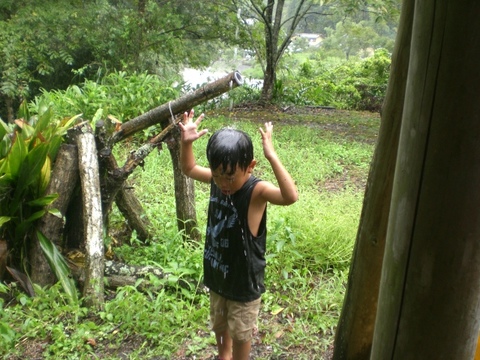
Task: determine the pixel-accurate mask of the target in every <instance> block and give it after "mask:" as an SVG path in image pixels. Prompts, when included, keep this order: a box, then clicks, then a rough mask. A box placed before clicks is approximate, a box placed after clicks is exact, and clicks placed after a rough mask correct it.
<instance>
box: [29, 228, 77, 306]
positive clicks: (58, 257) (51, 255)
mask: <svg viewBox="0 0 480 360" xmlns="http://www.w3.org/2000/svg"><path fill="white" fill-rule="evenodd" d="M37 237H38V240H39V242H40V247H41V248H42V250H43V253H44V254H45V257H46V258H47V261H48V263H49V265H50V268H51V269H52V271H53V272H54V273H55V275H56V276H57V279H58V280H59V281H60V283H61V284H62V287H63V290H65V292H66V293H67V295H68V298H69V299H70V302H71V303H74V304H76V303H77V302H78V295H77V288H76V287H75V282H74V281H73V279H72V278H71V277H70V268H69V267H68V265H67V262H66V261H65V259H64V257H63V256H62V254H60V252H59V251H58V249H57V248H56V247H55V245H54V244H52V242H51V241H50V240H49V239H47V238H46V237H45V236H44V235H43V234H42V233H41V232H39V231H37Z"/></svg>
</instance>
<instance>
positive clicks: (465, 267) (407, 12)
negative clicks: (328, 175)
mask: <svg viewBox="0 0 480 360" xmlns="http://www.w3.org/2000/svg"><path fill="white" fill-rule="evenodd" d="M479 11H480V4H479V3H477V2H474V1H468V0H462V1H458V2H455V3H450V2H446V1H434V0H430V1H427V2H425V1H415V0H405V1H404V3H403V9H402V23H401V25H400V28H401V29H403V30H402V31H401V32H400V33H399V37H398V39H397V45H396V46H397V55H396V59H397V62H398V63H401V62H402V61H401V57H400V56H401V55H400V54H401V53H402V51H405V52H407V53H410V56H409V60H408V65H406V66H400V67H399V73H398V74H397V72H396V71H395V70H393V71H394V73H392V78H393V80H392V81H393V82H394V81H395V80H396V79H397V77H398V76H400V73H401V72H405V71H406V87H405V91H404V96H399V97H398V98H397V99H395V98H394V97H393V96H394V95H395V93H394V92H392V91H390V92H389V93H388V95H387V102H388V101H390V102H391V105H393V104H396V105H395V106H396V108H397V109H398V110H397V112H396V114H397V116H398V114H399V113H401V130H400V136H399V142H398V150H397V152H398V154H397V157H396V159H395V161H394V160H392V158H388V159H385V160H387V161H389V162H390V165H392V166H393V165H394V166H395V176H394V179H393V185H392V187H391V188H392V190H391V191H387V201H386V202H385V203H387V202H389V199H391V202H390V205H388V204H385V206H386V208H387V209H388V211H389V216H388V222H387V221H386V220H385V218H384V219H383V220H381V221H380V222H379V226H380V227H382V228H383V229H386V235H385V239H386V242H385V256H384V259H383V265H382V274H381V281H380V286H379V288H380V290H379V292H378V291H377V288H378V285H377V284H378V263H379V257H381V255H379V254H381V253H382V252H381V251H379V252H378V254H377V255H375V254H374V251H372V250H369V251H367V252H366V253H364V259H363V260H361V259H360V253H359V252H357V249H360V248H362V246H363V247H364V248H367V246H366V244H363V245H361V244H359V239H361V237H360V236H359V237H357V245H356V251H355V256H354V260H353V263H352V268H351V270H352V274H351V276H350V279H349V285H348V290H349V291H348V293H349V294H350V296H351V298H350V299H349V298H348V293H347V298H346V302H345V306H344V309H343V311H342V317H341V322H340V324H339V328H338V332H337V337H336V342H335V347H336V349H335V359H353V358H354V359H405V358H409V359H433V358H444V359H472V358H473V354H474V351H475V345H476V342H477V336H478V332H479V322H478V318H479V316H480V243H479V241H478V238H479V237H480V227H479V226H478V224H479V218H478V214H479V213H480V205H479V204H480V190H479V189H478V183H479V181H480V171H479V169H480V168H479V167H478V161H479V160H480V148H479V147H478V141H479V139H480V130H479V129H480V127H479V126H478V122H479V120H480V119H479V116H478V114H479V110H480V103H478V101H477V99H478V93H479V91H480V85H479V84H480V73H479V72H478V71H477V70H476V69H477V67H478V66H477V64H476V59H478V57H479V55H480V46H479V45H478V44H479V43H480V25H479V24H478V21H477V20H476V15H477V14H478V13H479ZM464 34H469V35H468V37H465V36H464ZM459 54H462V56H459ZM394 60H395V59H394ZM389 86H390V85H389ZM400 109H402V110H400ZM382 119H383V121H385V120H387V121H392V120H393V119H392V118H391V119H390V120H388V119H385V118H383V117H382ZM379 145H380V144H379ZM393 146H394V147H395V148H397V146H396V145H395V144H393ZM379 151H380V150H378V149H377V150H376V153H378V152H379ZM373 181H374V182H373V183H372V184H371V187H372V189H377V190H376V191H379V190H378V189H381V188H382V187H383V186H384V182H385V180H384V179H380V178H378V177H374V178H373ZM372 192H373V190H372ZM370 200H371V199H370ZM367 201H369V199H367V198H366V204H367ZM366 204H365V205H364V211H365V206H366ZM377 210H378V211H380V208H378V209H377ZM365 214H366V213H365V212H364V215H363V216H362V222H361V224H364V223H366V222H367V220H368V219H367V218H366V217H365ZM367 215H369V221H373V219H374V217H375V213H370V214H367ZM361 228H362V225H361V227H360V229H361ZM359 231H360V230H359ZM374 233H375V232H374ZM364 239H368V237H364ZM372 239H375V237H372ZM380 240H382V239H380ZM372 254H373V255H374V256H372V257H371V258H369V255H372ZM370 259H371V260H372V261H373V262H374V263H375V264H376V265H375V266H372V267H371V268H369V269H365V268H363V274H362V267H361V265H360V264H362V263H366V262H368V261H370ZM369 275H370V276H369ZM355 281H356V283H355ZM371 282H373V283H375V286H372V285H371V284H370V283H371ZM361 287H366V288H367V291H365V292H361V291H358V289H359V288H361ZM355 289H356V290H355ZM368 291H370V294H368ZM362 293H363V297H364V298H363V299H362V296H361V295H360V294H362ZM357 300H358V301H357ZM368 302H370V303H371V305H369V304H368ZM377 303H378V310H377V311H375V310H376V309H375V308H376V304H377ZM362 306H367V308H368V309H369V311H363V310H361V309H360V308H361V307H362ZM356 313H357V314H362V313H363V314H366V315H365V316H364V317H363V318H362V316H361V315H358V316H355V314H356ZM349 314H350V315H349ZM352 314H353V315H352ZM349 316H350V317H349ZM355 317H356V320H352V318H355ZM342 321H344V323H342ZM355 321H357V325H356V326H355V325H354V324H355ZM362 321H363V329H367V333H366V334H365V331H361V329H360V325H359V324H361V323H362ZM373 329H374V333H373V334H374V335H373V342H372V339H371V334H372V331H373ZM349 331H351V332H352V333H351V335H350V334H349ZM346 338H347V339H348V338H350V339H351V343H353V345H352V346H351V347H350V346H349V345H348V344H347V342H348V340H345V339H346ZM362 346H363V349H362ZM370 347H371V351H370ZM362 350H363V351H362Z"/></svg>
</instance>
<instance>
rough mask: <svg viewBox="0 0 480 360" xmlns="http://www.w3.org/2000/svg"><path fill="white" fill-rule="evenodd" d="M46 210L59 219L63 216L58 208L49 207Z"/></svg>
mask: <svg viewBox="0 0 480 360" xmlns="http://www.w3.org/2000/svg"><path fill="white" fill-rule="evenodd" d="M48 212H49V213H50V214H52V215H53V216H56V217H58V218H59V219H62V218H63V215H62V213H61V212H60V210H58V209H49V210H48Z"/></svg>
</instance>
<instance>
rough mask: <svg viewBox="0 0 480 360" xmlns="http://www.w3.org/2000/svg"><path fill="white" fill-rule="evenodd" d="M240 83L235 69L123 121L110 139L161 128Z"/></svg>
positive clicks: (119, 139)
mask: <svg viewBox="0 0 480 360" xmlns="http://www.w3.org/2000/svg"><path fill="white" fill-rule="evenodd" d="M242 84H243V78H242V76H241V75H240V73H239V72H237V71H235V72H232V73H230V74H228V75H227V76H225V77H223V78H221V79H218V80H216V81H214V82H211V83H209V84H206V85H204V86H202V87H200V88H199V89H197V90H196V91H194V92H193V93H188V94H185V95H184V96H182V97H180V98H178V99H176V100H173V101H171V102H169V103H166V104H163V105H161V106H159V107H157V108H155V109H152V110H150V111H148V112H146V113H145V114H142V115H140V116H138V117H136V118H134V119H132V120H130V121H127V122H125V123H123V124H122V126H121V127H120V129H119V131H117V132H116V133H115V135H114V136H113V139H112V140H113V142H118V141H121V140H123V139H125V138H127V137H129V136H131V135H132V134H134V133H136V132H138V131H140V130H143V129H146V128H148V127H150V126H152V125H156V124H161V125H162V128H164V127H166V126H167V125H168V123H169V121H170V120H169V119H171V118H172V117H173V116H175V115H177V114H181V113H183V112H185V111H189V110H190V109H192V108H193V107H195V106H197V105H198V104H201V103H203V102H206V101H208V100H210V99H213V98H215V97H217V96H219V95H221V94H223V93H226V92H227V91H230V90H231V89H233V88H236V87H237V86H240V85H242Z"/></svg>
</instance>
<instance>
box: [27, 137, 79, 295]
mask: <svg viewBox="0 0 480 360" xmlns="http://www.w3.org/2000/svg"><path fill="white" fill-rule="evenodd" d="M78 176H79V172H78V155H77V147H76V146H75V145H70V144H63V145H62V146H61V147H60V149H59V151H58V154H57V158H56V159H55V164H54V166H53V170H52V174H51V178H50V183H49V184H48V187H47V189H46V194H47V195H48V194H58V198H57V199H56V200H55V201H54V202H53V203H52V204H51V205H49V206H47V207H46V210H49V209H57V210H58V211H59V212H60V213H61V214H62V218H59V217H57V216H54V215H52V214H50V213H48V212H47V213H46V214H45V215H44V216H43V217H42V218H41V219H40V220H39V221H38V224H37V230H38V231H40V232H41V233H42V234H43V235H45V237H46V238H47V239H49V240H50V241H51V242H52V243H53V244H55V245H56V246H57V247H58V248H59V249H62V248H63V231H64V226H65V223H64V218H65V214H66V212H67V208H68V205H69V203H70V200H71V199H72V194H73V190H74V188H75V185H76V184H77V180H78ZM29 254H30V267H31V273H30V278H31V280H32V282H33V283H36V284H39V285H41V286H45V285H52V284H53V283H54V282H55V275H54V273H53V271H52V269H50V266H49V264H48V262H47V260H46V258H45V255H44V254H43V251H42V250H41V248H40V243H39V241H38V239H37V238H36V237H35V238H34V239H33V243H32V250H31V251H30V253H29Z"/></svg>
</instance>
